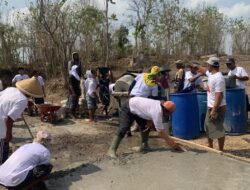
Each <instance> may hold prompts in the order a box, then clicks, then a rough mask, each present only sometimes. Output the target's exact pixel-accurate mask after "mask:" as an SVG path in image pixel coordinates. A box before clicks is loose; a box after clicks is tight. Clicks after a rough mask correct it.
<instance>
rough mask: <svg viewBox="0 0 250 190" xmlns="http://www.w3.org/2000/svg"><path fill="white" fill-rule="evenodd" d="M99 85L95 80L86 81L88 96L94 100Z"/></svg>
mask: <svg viewBox="0 0 250 190" xmlns="http://www.w3.org/2000/svg"><path fill="white" fill-rule="evenodd" d="M97 85H98V83H97V81H96V79H95V78H87V80H86V81H85V90H86V94H87V95H88V96H90V97H92V98H94V97H95V96H94V92H96V88H97Z"/></svg>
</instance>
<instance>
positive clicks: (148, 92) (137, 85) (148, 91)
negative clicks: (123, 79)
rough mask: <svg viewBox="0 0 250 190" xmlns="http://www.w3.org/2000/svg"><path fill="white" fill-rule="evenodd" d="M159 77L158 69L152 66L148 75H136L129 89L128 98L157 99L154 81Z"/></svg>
mask: <svg viewBox="0 0 250 190" xmlns="http://www.w3.org/2000/svg"><path fill="white" fill-rule="evenodd" d="M158 77H160V68H159V67H158V66H153V67H152V68H151V69H150V72H149V73H142V74H139V75H137V77H136V78H135V80H134V81H133V82H132V84H131V85H130V87H129V95H130V96H138V97H145V98H147V97H153V98H155V97H158V85H157V83H156V79H157V78H158Z"/></svg>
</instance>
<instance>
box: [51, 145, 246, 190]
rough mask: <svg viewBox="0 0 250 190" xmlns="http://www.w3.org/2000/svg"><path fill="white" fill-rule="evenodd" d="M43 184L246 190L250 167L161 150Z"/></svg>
mask: <svg viewBox="0 0 250 190" xmlns="http://www.w3.org/2000/svg"><path fill="white" fill-rule="evenodd" d="M46 184H47V187H48V189H49V190H50V189H51V190H67V189H69V190H83V189H89V190H128V189H129V190H141V189H143V190H158V189H171V190H172V189H173V190H183V189H186V190H196V189H197V190H248V189H249V188H250V164H248V163H245V162H241V161H237V160H232V159H229V158H227V157H224V156H221V155H218V154H215V153H209V152H206V151H188V152H184V153H174V152H171V151H169V150H167V149H164V148H163V149H158V150H157V151H154V152H150V153H147V154H127V155H123V156H122V157H121V158H120V159H119V160H118V161H117V160H116V161H115V160H109V159H104V160H102V161H100V162H96V163H93V164H87V165H86V166H79V167H76V168H74V169H73V170H71V171H69V172H66V173H64V174H63V175H61V176H60V175H59V176H57V177H53V178H52V179H50V180H49V181H47V182H46Z"/></svg>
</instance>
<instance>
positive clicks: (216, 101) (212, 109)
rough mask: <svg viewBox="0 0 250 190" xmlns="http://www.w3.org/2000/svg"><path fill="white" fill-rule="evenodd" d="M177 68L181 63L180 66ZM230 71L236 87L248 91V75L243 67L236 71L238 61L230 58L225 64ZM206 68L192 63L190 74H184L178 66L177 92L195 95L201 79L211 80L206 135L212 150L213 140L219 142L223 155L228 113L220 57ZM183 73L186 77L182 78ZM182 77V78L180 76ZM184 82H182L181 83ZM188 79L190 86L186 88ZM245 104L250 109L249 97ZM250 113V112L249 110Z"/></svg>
mask: <svg viewBox="0 0 250 190" xmlns="http://www.w3.org/2000/svg"><path fill="white" fill-rule="evenodd" d="M177 64H178V63H177ZM225 64H226V66H227V68H228V69H229V72H228V74H227V75H228V76H229V77H232V78H234V79H235V80H236V87H238V88H244V89H245V81H247V80H249V77H248V74H247V72H246V70H245V69H244V68H243V67H237V66H236V63H235V59H234V58H233V57H228V58H227V60H226V62H225ZM207 65H208V66H207V68H205V67H202V66H200V65H199V64H198V63H196V62H193V63H192V64H191V65H190V69H191V71H190V72H191V73H192V76H191V75H190V73H188V72H185V71H184V67H183V65H181V66H179V65H178V66H177V68H178V69H179V70H178V72H177V74H176V81H177V85H176V86H177V88H176V92H178V93H185V92H192V91H193V90H194V89H195V88H197V86H199V83H200V82H197V81H199V78H200V77H202V76H207V77H208V82H207V108H208V109H207V115H206V118H205V126H204V128H205V131H206V133H207V136H208V146H209V147H210V148H213V140H214V139H218V145H219V150H221V151H223V149H224V142H225V131H224V127H223V122H224V115H225V112H226V96H225V93H226V84H225V78H224V77H223V75H222V73H221V72H220V60H219V58H218V57H211V58H209V59H208V61H207ZM183 73H184V74H183ZM181 74H182V75H181ZM183 78H184V79H185V80H182V79H183ZM187 79H188V80H189V82H190V86H187V85H186V84H187V82H186V81H187ZM246 99H247V101H246V104H247V107H248V108H249V103H248V96H247V95H246ZM247 111H249V109H248V110H247Z"/></svg>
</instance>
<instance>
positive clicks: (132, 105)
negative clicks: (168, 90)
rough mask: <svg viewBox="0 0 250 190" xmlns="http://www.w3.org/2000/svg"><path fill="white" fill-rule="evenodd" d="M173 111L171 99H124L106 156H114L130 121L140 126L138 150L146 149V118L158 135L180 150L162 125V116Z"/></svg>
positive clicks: (130, 123) (166, 115)
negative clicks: (117, 127) (117, 124)
mask: <svg viewBox="0 0 250 190" xmlns="http://www.w3.org/2000/svg"><path fill="white" fill-rule="evenodd" d="M174 111H175V104H174V103H173V102H171V101H166V102H162V101H160V100H153V99H149V98H143V97H132V98H130V99H129V100H128V101H126V102H125V103H124V104H123V105H122V107H121V113H120V117H119V119H120V121H119V123H120V126H119V129H118V131H117V134H116V136H115V137H114V139H113V141H112V144H111V145H110V148H109V151H108V156H110V157H111V158H116V157H117V155H116V151H117V149H118V146H119V144H120V142H121V140H122V139H123V137H124V136H125V134H126V132H127V131H128V130H129V129H130V127H131V125H132V123H133V122H134V121H136V122H137V123H138V125H139V126H140V127H141V130H140V131H141V144H140V147H139V149H138V151H145V150H148V149H149V147H148V130H146V129H145V126H146V124H147V120H152V121H153V123H154V125H155V128H156V130H157V131H158V133H159V136H160V137H161V138H163V139H164V140H165V141H166V143H167V144H168V145H169V146H170V147H171V148H173V149H175V150H180V147H179V146H178V145H177V144H176V143H175V142H174V141H173V140H172V139H171V138H170V137H169V135H168V133H167V131H166V129H165V128H164V126H163V122H162V121H163V118H165V117H168V116H169V115H170V114H171V113H172V112H174Z"/></svg>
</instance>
